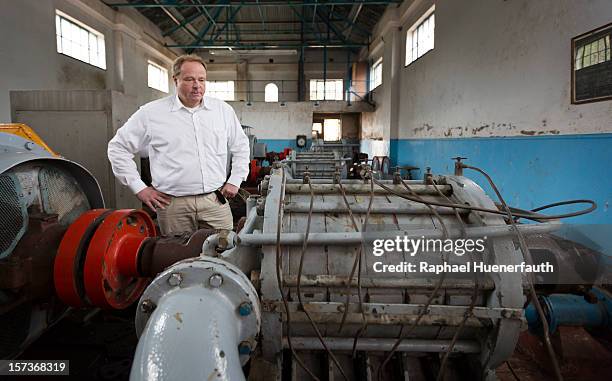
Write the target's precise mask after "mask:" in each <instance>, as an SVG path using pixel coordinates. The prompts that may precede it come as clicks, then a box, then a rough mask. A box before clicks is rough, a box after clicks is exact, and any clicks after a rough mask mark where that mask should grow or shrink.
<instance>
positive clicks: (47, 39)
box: [0, 0, 176, 123]
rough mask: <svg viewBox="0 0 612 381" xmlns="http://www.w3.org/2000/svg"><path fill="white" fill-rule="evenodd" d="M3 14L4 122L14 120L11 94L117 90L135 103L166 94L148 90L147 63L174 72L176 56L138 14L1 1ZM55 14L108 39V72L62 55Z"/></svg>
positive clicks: (0, 91)
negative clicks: (47, 91)
mask: <svg viewBox="0 0 612 381" xmlns="http://www.w3.org/2000/svg"><path fill="white" fill-rule="evenodd" d="M0 9H1V10H2V22H1V23H0V35H2V36H3V38H2V43H1V44H0V57H2V59H0V123H5V122H10V121H11V114H10V102H9V91H11V90H103V89H108V90H117V91H121V92H124V93H125V94H126V95H128V96H132V97H134V98H135V99H136V104H143V103H146V102H148V101H150V100H153V99H156V98H160V97H162V96H165V95H166V94H165V93H162V92H159V91H157V90H154V89H151V88H149V87H148V86H147V60H149V59H150V60H152V61H154V62H156V63H158V64H162V65H164V66H166V67H170V64H171V62H172V60H173V59H174V58H175V56H176V55H175V53H174V52H172V51H170V50H168V49H165V48H164V47H163V46H162V42H163V41H164V40H163V38H162V37H161V33H160V31H159V29H158V28H157V27H156V26H154V25H153V24H152V23H151V22H150V21H149V20H147V19H146V18H145V17H144V16H142V15H141V14H139V13H138V12H137V11H136V10H134V9H122V10H121V11H119V12H116V11H114V10H112V9H111V8H110V7H108V6H106V5H104V4H103V3H102V2H101V1H99V0H44V1H43V0H20V1H14V0H0ZM55 9H59V10H61V11H62V12H64V13H66V14H68V15H70V16H72V17H74V18H76V19H77V20H79V21H81V22H83V23H84V24H86V25H88V26H90V27H92V28H94V29H96V30H98V31H99V32H101V33H103V34H104V38H105V43H106V62H107V68H106V70H102V69H99V68H97V67H94V66H92V65H89V64H87V63H84V62H81V61H78V60H76V59H73V58H71V57H68V56H65V55H63V54H59V53H57V50H56V49H57V47H56V31H55ZM169 42H171V41H169ZM171 87H172V86H171ZM131 111H132V112H133V111H135V110H131Z"/></svg>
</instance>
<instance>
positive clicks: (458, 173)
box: [451, 156, 467, 176]
mask: <svg viewBox="0 0 612 381" xmlns="http://www.w3.org/2000/svg"><path fill="white" fill-rule="evenodd" d="M451 159H453V160H455V176H463V163H461V160H467V157H461V156H457V157H451Z"/></svg>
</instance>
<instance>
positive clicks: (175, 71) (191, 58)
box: [172, 54, 208, 78]
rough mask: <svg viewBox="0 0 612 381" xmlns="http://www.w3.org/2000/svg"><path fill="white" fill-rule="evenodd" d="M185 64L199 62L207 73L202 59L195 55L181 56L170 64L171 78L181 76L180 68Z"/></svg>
mask: <svg viewBox="0 0 612 381" xmlns="http://www.w3.org/2000/svg"><path fill="white" fill-rule="evenodd" d="M185 62H199V63H201V64H202V66H204V70H207V71H208V69H207V68H206V62H204V59H202V57H200V56H197V55H195V54H183V55H182V56H178V57H177V58H176V59H175V60H174V62H173V63H172V78H176V77H178V76H179V74H181V66H183V64H184V63H185Z"/></svg>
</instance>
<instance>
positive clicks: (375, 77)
mask: <svg viewBox="0 0 612 381" xmlns="http://www.w3.org/2000/svg"><path fill="white" fill-rule="evenodd" d="M382 64H383V61H382V57H380V58H379V59H378V60H376V62H374V65H372V69H371V70H370V90H374V89H375V88H377V87H378V86H379V85H380V84H381V83H382V67H383V66H382Z"/></svg>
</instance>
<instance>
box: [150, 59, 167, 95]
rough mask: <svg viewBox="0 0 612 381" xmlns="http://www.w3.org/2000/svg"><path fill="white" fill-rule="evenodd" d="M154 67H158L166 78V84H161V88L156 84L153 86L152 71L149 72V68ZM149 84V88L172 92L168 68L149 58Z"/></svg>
mask: <svg viewBox="0 0 612 381" xmlns="http://www.w3.org/2000/svg"><path fill="white" fill-rule="evenodd" d="M150 67H153V68H154V69H157V70H159V71H160V72H161V74H162V76H161V77H162V78H165V79H166V81H165V84H166V86H160V87H163V88H159V87H155V86H151V78H150V72H149V68H150ZM147 85H148V86H149V88H151V89H155V90H157V91H161V92H162V93H166V94H167V93H169V92H170V84H169V80H168V69H166V68H165V67H163V66H161V65H158V64H156V63H155V62H153V61H151V60H147Z"/></svg>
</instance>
